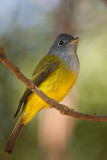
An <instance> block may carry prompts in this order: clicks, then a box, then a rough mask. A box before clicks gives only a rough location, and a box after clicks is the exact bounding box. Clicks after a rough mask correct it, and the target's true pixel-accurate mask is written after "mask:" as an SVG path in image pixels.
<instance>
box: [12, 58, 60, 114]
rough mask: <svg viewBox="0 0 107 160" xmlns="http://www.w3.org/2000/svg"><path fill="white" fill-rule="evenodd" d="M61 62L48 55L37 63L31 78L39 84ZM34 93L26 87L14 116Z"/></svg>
mask: <svg viewBox="0 0 107 160" xmlns="http://www.w3.org/2000/svg"><path fill="white" fill-rule="evenodd" d="M58 64H59V59H58V58H57V57H56V56H53V55H47V56H45V57H44V58H43V59H41V61H40V62H39V64H38V65H37V67H36V69H35V70H34V73H33V74H32V77H31V80H32V82H33V83H34V84H35V85H36V86H39V85H40V84H41V83H42V82H43V81H44V80H45V79H46V78H47V76H48V75H49V74H50V73H51V72H52V71H53V70H54V69H55V68H56V67H57V65H58ZM31 93H32V91H31V90H30V89H29V88H26V89H25V91H24V93H23V95H22V98H21V99H20V102H19V106H18V108H17V110H16V113H15V115H14V117H16V116H17V114H18V112H19V111H20V109H21V107H22V104H25V103H26V100H27V98H28V97H29V95H30V94H31Z"/></svg>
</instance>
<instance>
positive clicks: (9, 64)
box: [0, 46, 107, 122]
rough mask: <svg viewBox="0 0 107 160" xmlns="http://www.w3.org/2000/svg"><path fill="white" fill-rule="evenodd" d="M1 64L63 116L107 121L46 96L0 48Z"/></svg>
mask: <svg viewBox="0 0 107 160" xmlns="http://www.w3.org/2000/svg"><path fill="white" fill-rule="evenodd" d="M0 62H1V63H2V64H4V65H5V66H7V68H8V69H9V70H10V71H11V72H12V73H13V74H14V75H15V76H16V77H17V78H18V79H19V80H20V81H22V82H23V83H24V84H25V85H26V86H27V87H28V88H29V89H30V90H32V91H33V92H34V93H36V94H37V95H38V96H39V97H40V98H41V99H42V100H44V101H45V102H46V103H47V104H48V105H49V106H51V107H53V108H55V109H57V110H59V111H60V112H61V114H65V115H68V116H71V117H75V118H78V119H82V120H87V121H102V122H106V121H107V116H106V115H105V116H104V115H96V114H93V115H90V114H84V113H79V112H76V111H74V109H72V108H69V107H67V106H65V105H63V104H59V103H58V102H57V101H56V100H54V99H51V98H49V97H48V96H47V95H46V94H44V93H43V92H42V91H41V90H40V89H39V88H38V87H37V86H36V85H35V84H34V83H33V82H32V81H31V80H29V79H28V78H26V77H25V76H24V75H23V74H22V73H21V72H20V70H19V68H17V67H16V66H15V65H14V64H13V63H12V62H11V61H10V60H9V59H8V58H7V56H6V55H5V52H4V48H3V47H2V46H0Z"/></svg>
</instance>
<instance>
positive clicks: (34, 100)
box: [22, 66, 77, 124]
mask: <svg viewBox="0 0 107 160" xmlns="http://www.w3.org/2000/svg"><path fill="white" fill-rule="evenodd" d="M76 79H77V74H74V73H72V72H71V71H70V70H68V69H67V68H66V67H64V66H59V67H58V68H57V69H56V70H55V71H54V72H52V73H51V74H50V75H49V76H48V78H46V80H45V81H43V82H42V83H41V84H40V85H39V89H40V90H42V91H43V92H44V93H45V94H46V95H48V96H49V97H50V98H53V99H55V100H57V101H58V102H60V101H62V100H63V98H64V97H65V96H66V95H67V94H68V92H69V91H70V89H71V88H72V86H73V84H74V83H75V81H76ZM47 106H48V105H47V104H46V103H45V102H44V101H43V100H42V99H41V98H39V97H38V96H37V95H36V94H35V93H32V94H31V95H30V96H29V97H28V100H27V102H26V104H25V106H24V115H23V120H22V123H23V124H26V123H28V122H29V121H30V120H31V119H32V118H33V117H34V115H35V114H36V113H37V112H38V111H39V110H41V109H42V108H44V107H47Z"/></svg>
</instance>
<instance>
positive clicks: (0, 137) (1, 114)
mask: <svg viewBox="0 0 107 160" xmlns="http://www.w3.org/2000/svg"><path fill="white" fill-rule="evenodd" d="M62 32H64V33H69V34H71V35H74V36H79V37H80V39H79V44H78V51H77V52H78V56H79V60H80V73H79V77H78V80H77V82H76V87H74V88H73V90H74V92H73V93H72V94H71V96H69V101H70V100H71V97H73V98H74V99H75V100H74V101H75V103H74V104H76V110H78V111H79V112H84V113H91V114H94V113H97V114H105V115H107V1H106V0H81V1H80V0H15V1H12V0H1V1H0V44H2V45H3V46H4V48H5V51H6V54H7V56H8V57H9V58H10V59H11V60H12V62H13V63H14V64H16V65H17V66H18V67H19V68H20V70H21V71H22V73H24V74H25V75H26V76H27V77H30V76H31V74H32V72H33V70H34V68H35V66H36V64H37V63H38V62H39V60H40V59H41V57H43V56H44V55H46V54H47V52H48V50H49V48H50V46H51V45H52V43H53V41H54V40H55V38H56V37H57V35H58V34H60V33H62ZM24 88H25V86H24V84H22V83H21V82H20V81H19V80H18V79H17V78H16V77H15V76H14V75H13V74H12V73H10V71H9V70H8V69H7V68H6V67H5V66H4V65H0V160H3V158H4V157H5V159H6V160H11V159H14V160H19V159H20V160H25V159H26V160H29V159H32V160H35V159H38V160H44V159H46V155H48V154H47V153H46V152H48V147H47V148H45V145H42V144H40V143H42V141H40V140H38V139H42V138H43V137H42V134H41V135H39V134H40V131H41V130H40V128H42V126H41V127H39V126H38V125H42V120H41V122H38V121H40V120H38V117H39V119H42V114H44V113H42V114H41V113H38V114H37V116H35V118H34V119H33V120H32V121H31V122H30V123H29V124H28V125H27V126H26V127H25V129H24V131H23V133H22V135H21V136H20V139H19V141H18V143H17V145H16V147H15V150H14V153H13V154H12V155H11V156H9V155H4V147H5V143H6V141H7V138H8V136H9V134H10V132H11V130H12V128H13V126H14V124H15V122H16V120H14V119H13V115H14V113H15V111H16V108H17V106H18V102H19V99H20V97H21V95H22V92H23V90H24ZM73 98H72V99H73ZM71 107H75V105H73V106H71ZM42 112H44V111H42ZM40 114H41V115H40ZM70 119H71V121H73V123H74V124H73V123H70V124H71V128H72V125H73V130H72V133H71V132H70V135H69V140H68V141H69V145H66V146H67V149H66V153H65V154H66V155H67V154H68V156H67V158H65V159H70V160H72V159H73V160H90V159H91V160H106V159H107V123H104V122H88V121H83V120H76V119H75V120H74V119H72V118H70ZM74 121H75V122H74ZM43 125H45V124H43ZM38 129H39V131H38ZM48 130H49V131H50V129H49V128H48V127H47V137H48V136H49V135H48ZM59 135H62V131H61V132H60V131H59ZM40 136H41V137H40ZM38 137H39V138H38ZM45 138H46V136H45ZM50 143H51V141H50ZM67 143H68V142H67ZM41 146H42V147H41ZM43 147H44V148H45V149H43ZM51 156H52V154H51ZM51 156H50V158H49V160H52V157H51ZM65 157H66V156H65ZM47 159H48V158H47ZM59 159H60V158H58V160H59ZM54 160H55V159H54Z"/></svg>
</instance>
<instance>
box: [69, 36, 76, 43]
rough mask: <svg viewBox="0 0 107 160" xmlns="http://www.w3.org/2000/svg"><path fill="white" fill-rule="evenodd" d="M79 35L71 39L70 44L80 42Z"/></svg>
mask: <svg viewBox="0 0 107 160" xmlns="http://www.w3.org/2000/svg"><path fill="white" fill-rule="evenodd" d="M78 39H79V37H76V38H74V39H73V40H71V41H70V42H68V44H76V43H77V42H78Z"/></svg>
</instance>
